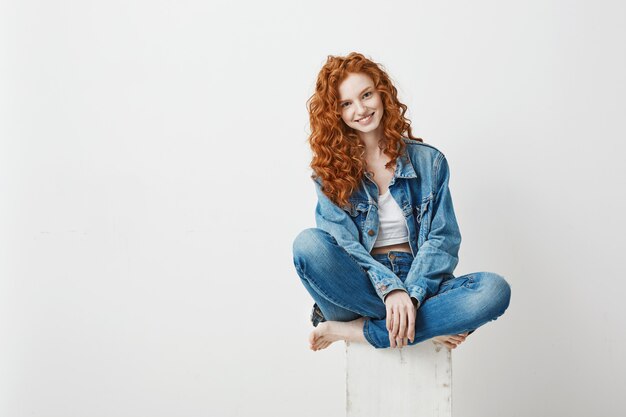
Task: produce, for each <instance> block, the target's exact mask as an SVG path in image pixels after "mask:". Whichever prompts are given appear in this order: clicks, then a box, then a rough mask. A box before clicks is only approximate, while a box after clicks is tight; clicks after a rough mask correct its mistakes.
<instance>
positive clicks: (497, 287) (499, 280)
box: [474, 272, 511, 315]
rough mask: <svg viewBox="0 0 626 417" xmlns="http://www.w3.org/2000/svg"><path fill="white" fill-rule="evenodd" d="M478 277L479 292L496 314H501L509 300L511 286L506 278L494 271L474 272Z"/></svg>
mask: <svg viewBox="0 0 626 417" xmlns="http://www.w3.org/2000/svg"><path fill="white" fill-rule="evenodd" d="M474 275H475V277H476V276H478V277H479V281H480V292H481V294H482V296H483V297H484V299H485V301H487V302H488V303H489V304H490V305H492V306H493V307H494V309H495V310H496V314H497V315H501V314H502V313H504V311H505V310H506V309H507V308H508V306H509V303H510V301H511V286H510V285H509V283H508V282H507V281H506V279H505V278H504V277H503V276H502V275H499V274H496V273H495V272H480V273H477V274H474Z"/></svg>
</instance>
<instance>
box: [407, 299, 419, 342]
mask: <svg viewBox="0 0 626 417" xmlns="http://www.w3.org/2000/svg"><path fill="white" fill-rule="evenodd" d="M416 313H417V312H416V311H415V307H413V304H411V307H410V308H409V323H408V329H407V332H406V336H407V338H408V339H409V340H410V341H411V343H413V341H414V340H415V314H416Z"/></svg>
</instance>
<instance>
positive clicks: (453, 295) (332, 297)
mask: <svg viewBox="0 0 626 417" xmlns="http://www.w3.org/2000/svg"><path fill="white" fill-rule="evenodd" d="M373 258H374V259H375V261H376V262H380V263H381V264H382V265H384V266H385V267H386V268H389V269H390V270H391V271H393V273H394V274H396V276H397V277H398V279H399V280H400V281H401V282H403V283H404V282H405V281H406V279H407V277H408V274H409V271H410V269H411V265H412V264H413V262H414V260H415V259H414V257H413V255H412V254H410V253H408V252H400V251H390V252H388V253H386V254H376V255H373ZM294 265H295V267H296V270H297V272H298V275H299V276H300V278H301V281H302V284H303V285H304V286H305V288H306V289H307V291H308V292H309V293H310V294H311V296H312V297H313V299H314V300H315V304H314V306H313V311H312V314H311V322H312V323H313V325H314V326H317V325H318V324H319V323H320V322H323V321H326V320H334V321H351V320H355V319H357V318H359V317H365V318H366V320H365V323H364V325H363V334H364V336H365V339H366V340H367V341H368V342H369V343H370V344H371V345H372V346H374V347H376V348H388V347H389V332H388V331H387V327H386V324H387V323H386V322H387V320H386V307H385V304H384V303H383V302H382V300H381V299H380V297H379V296H378V294H377V293H376V291H375V290H374V287H373V286H372V284H371V282H370V280H369V277H368V274H367V272H366V271H365V270H364V269H363V268H362V267H361V266H360V265H359V263H358V262H357V261H356V260H355V259H354V258H352V257H351V256H350V254H349V253H348V252H347V251H346V250H345V249H344V248H343V247H341V246H340V245H339V244H338V243H337V240H336V239H335V238H334V237H333V236H332V235H330V234H329V233H328V232H325V231H323V230H321V229H319V228H310V229H306V230H304V231H302V232H301V233H300V234H299V235H298V237H297V238H296V240H295V241H294ZM510 295H511V289H510V286H509V284H508V283H507V282H506V280H505V279H504V278H503V277H502V276H500V275H498V274H496V273H493V272H475V273H471V274H466V275H462V276H459V277H452V278H447V279H445V280H444V281H443V282H442V283H441V285H439V288H438V289H437V292H436V293H435V294H433V295H432V296H430V297H429V298H427V299H426V300H425V301H424V304H423V305H421V306H420V307H419V309H418V310H417V314H416V317H415V339H414V340H413V342H412V343H409V345H413V344H416V343H419V342H422V341H424V340H427V339H430V338H432V337H435V336H440V335H449V334H459V333H464V332H473V331H474V330H475V329H477V328H478V327H480V326H481V325H483V324H485V323H487V322H489V321H491V320H496V319H497V318H498V317H499V316H500V315H502V314H503V313H504V311H505V310H506V309H507V307H508V305H509V300H510Z"/></svg>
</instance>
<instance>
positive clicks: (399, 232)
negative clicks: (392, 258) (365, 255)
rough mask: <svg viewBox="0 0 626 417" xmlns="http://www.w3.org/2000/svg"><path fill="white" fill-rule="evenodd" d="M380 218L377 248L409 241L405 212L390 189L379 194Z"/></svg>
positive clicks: (375, 243) (375, 244)
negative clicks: (403, 212)
mask: <svg viewBox="0 0 626 417" xmlns="http://www.w3.org/2000/svg"><path fill="white" fill-rule="evenodd" d="M378 218H379V220H380V223H379V228H378V237H377V238H376V242H374V247H375V248H377V247H379V246H387V245H395V244H397V243H404V242H408V241H409V230H408V229H407V227H406V221H405V219H404V214H402V209H401V208H400V206H399V205H398V203H397V202H396V200H395V199H394V198H393V197H392V196H391V193H390V192H389V189H387V192H386V193H385V194H383V195H381V196H378Z"/></svg>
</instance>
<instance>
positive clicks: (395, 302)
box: [385, 290, 417, 348]
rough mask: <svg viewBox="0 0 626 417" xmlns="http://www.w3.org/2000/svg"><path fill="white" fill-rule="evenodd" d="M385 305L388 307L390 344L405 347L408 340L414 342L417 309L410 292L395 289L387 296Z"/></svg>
mask: <svg viewBox="0 0 626 417" xmlns="http://www.w3.org/2000/svg"><path fill="white" fill-rule="evenodd" d="M385 306H386V307H387V331H389V346H390V347H392V348H395V347H403V346H406V345H407V344H408V342H407V340H410V341H411V343H413V340H414V339H415V314H416V311H417V310H416V309H415V306H414V304H413V301H412V300H411V297H409V294H407V292H406V291H403V290H393V291H391V292H390V293H389V294H387V296H386V297H385Z"/></svg>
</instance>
